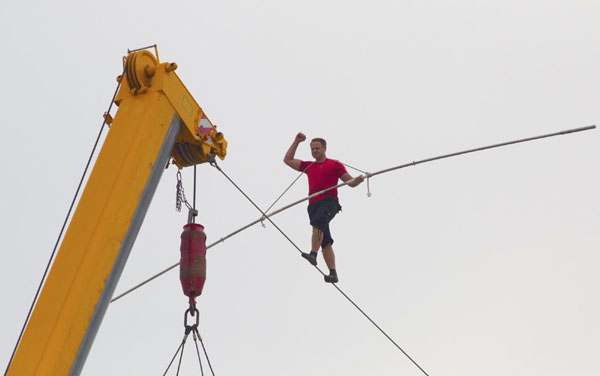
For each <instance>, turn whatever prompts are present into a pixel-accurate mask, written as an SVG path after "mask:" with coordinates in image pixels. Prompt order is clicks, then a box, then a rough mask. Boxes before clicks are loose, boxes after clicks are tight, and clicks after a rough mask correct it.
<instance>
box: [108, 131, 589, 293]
mask: <svg viewBox="0 0 600 376" xmlns="http://www.w3.org/2000/svg"><path fill="white" fill-rule="evenodd" d="M595 128H596V126H595V125H590V126H587V127H580V128H573V129H567V130H564V131H560V132H555V133H549V134H544V135H541V136H534V137H527V138H522V139H519V140H514V141H507V142H502V143H499V144H493V145H488V146H483V147H479V148H475V149H468V150H463V151H458V152H456V153H450V154H444V155H440V156H437V157H432V158H426V159H421V160H419V161H413V162H410V163H405V164H402V165H399V166H395V167H390V168H386V169H384V170H380V171H377V172H373V173H366V174H364V175H361V176H362V177H363V178H372V177H374V176H377V175H381V174H385V173H388V172H391V171H395V170H399V169H401V168H405V167H411V166H416V165H418V164H423V163H427V162H433V161H437V160H440V159H445V158H451V157H456V156H458V155H463V154H469V153H475V152H478V151H483V150H488V149H495V148H499V147H502V146H507V145H513V144H519V143H523V142H529V141H534V140H539V139H542V138H549V137H554V136H562V135H566V134H571V133H576V132H583V131H588V130H591V129H595ZM351 181H352V180H349V181H347V182H344V183H341V184H338V185H336V186H334V187H330V188H327V189H324V190H322V191H319V192H316V193H313V194H312V195H310V196H307V197H304V198H302V199H300V200H297V201H294V202H292V203H291V204H288V205H286V206H284V207H282V208H280V209H277V210H275V211H273V212H271V214H269V215H267V216H262V217H260V218H259V219H257V220H255V221H253V222H251V223H249V224H247V225H246V226H244V227H241V228H239V229H238V230H236V231H234V232H232V233H231V234H229V235H227V236H225V237H223V238H221V239H219V240H217V241H216V242H214V243H212V244H210V245H209V246H207V247H206V249H209V248H212V247H213V246H215V245H217V244H219V243H221V242H224V241H225V240H226V239H229V238H231V237H232V236H234V235H236V234H239V233H240V232H242V231H244V230H246V229H247V228H249V227H252V226H254V225H255V224H257V223H259V222H262V221H264V220H265V219H267V217H269V218H270V217H272V216H274V215H276V214H279V213H281V212H282V211H284V210H287V209H289V208H291V207H293V206H296V205H298V204H300V203H302V202H304V201H306V200H310V199H311V198H313V197H315V196H318V195H320V194H323V193H325V192H328V191H330V190H332V189H336V188H340V187H343V186H345V185H348V183H350V182H351ZM178 265H179V263H176V264H173V265H171V266H169V267H168V268H167V269H165V270H163V271H161V272H160V273H158V274H155V275H154V276H152V277H150V278H148V279H147V280H145V281H143V282H141V283H139V284H137V285H136V286H134V287H132V288H130V289H129V290H127V291H125V292H124V293H122V294H120V295H118V296H116V297H115V298H113V299H112V300H111V303H112V302H114V301H116V300H118V299H120V298H122V297H123V296H125V295H127V294H129V293H130V292H132V291H134V290H136V289H138V288H140V287H142V286H143V285H145V284H146V283H148V282H150V281H152V280H153V279H156V278H158V277H160V276H161V275H163V274H165V273H166V272H168V271H169V270H171V269H173V268H175V267H177V266H178Z"/></svg>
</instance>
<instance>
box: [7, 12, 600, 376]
mask: <svg viewBox="0 0 600 376" xmlns="http://www.w3.org/2000/svg"><path fill="white" fill-rule="evenodd" d="M599 12H600V3H598V2H597V1H577V0H576V1H568V2H567V1H553V0H544V1H541V0H540V1H527V0H526V1H513V0H508V1H502V2H482V1H463V0H457V1H452V2H450V1H379V0H375V1H370V2H364V1H361V2H354V1H323V0H322V1H311V0H309V1H302V2H299V1H298V2H290V1H261V2H245V1H219V2H206V1H196V2H182V1H179V2H172V3H167V2H164V1H144V2H141V1H128V2H117V1H103V2H95V3H86V2H75V1H71V2H69V1H60V0H59V1H54V2H42V1H24V2H2V3H1V4H0V40H1V41H2V51H3V54H2V55H3V59H2V60H1V62H0V68H1V69H2V72H4V74H3V78H4V79H3V88H4V90H2V92H1V94H0V96H1V99H2V100H1V101H0V103H1V106H2V116H3V122H4V127H3V128H4V129H5V133H4V135H3V137H1V138H0V152H1V153H2V160H3V161H4V166H3V173H2V177H3V178H2V181H3V184H2V195H0V204H1V210H0V213H1V214H0V221H1V222H0V235H1V236H0V239H1V242H2V250H3V252H2V255H1V256H0V257H1V262H0V297H1V299H2V301H3V302H4V303H3V309H2V313H1V314H0V318H1V320H0V364H1V365H2V369H4V368H5V366H6V364H7V362H8V359H9V356H10V353H11V352H12V349H13V346H14V344H15V341H16V339H17V336H18V333H19V330H20V328H21V326H22V324H23V320H24V319H25V316H26V314H27V310H28V308H29V305H30V303H31V299H32V298H33V295H34V293H35V289H36V287H37V284H38V283H39V280H40V278H41V275H42V272H43V269H44V267H45V265H46V262H47V260H48V257H49V255H50V252H51V249H52V246H53V245H54V242H55V240H56V236H57V234H58V231H59V229H60V226H61V224H62V221H63V219H64V216H65V214H66V211H67V209H68V205H69V203H70V201H71V199H72V196H73V193H74V191H75V188H76V184H77V182H78V179H79V176H80V175H81V173H82V171H83V167H84V165H85V161H86V159H87V157H88V155H89V152H90V150H91V147H92V145H93V142H94V139H95V137H96V134H97V132H98V129H99V127H100V124H101V120H102V118H101V116H102V113H103V112H104V111H105V110H106V109H107V107H108V104H109V101H110V98H111V96H112V93H113V91H114V89H115V87H116V82H115V77H116V76H117V75H118V74H119V73H120V71H121V69H122V66H121V58H122V56H123V55H124V54H125V53H126V50H127V48H132V49H133V48H136V47H140V46H145V45H149V44H153V43H157V44H158V46H159V54H160V58H161V60H162V61H170V62H176V63H177V64H178V65H179V69H178V70H177V74H178V75H179V77H180V78H181V79H182V81H183V82H184V83H185V85H186V86H187V87H188V89H189V90H190V92H191V93H192V94H193V96H194V97H195V99H196V100H197V101H198V102H199V103H200V105H201V106H202V107H203V108H204V110H205V112H206V113H207V115H208V116H209V118H210V119H211V120H212V121H213V122H214V123H216V124H217V125H218V126H219V129H220V130H221V131H222V132H224V134H225V137H226V138H227V140H228V141H229V150H228V151H229V155H228V156H227V158H226V160H225V161H223V162H221V164H220V165H221V167H222V168H223V169H224V171H225V172H227V173H228V174H230V176H231V177H232V178H233V179H234V180H235V181H236V182H237V183H238V184H239V185H240V186H241V187H243V188H244V189H245V190H246V192H247V193H248V194H249V195H250V196H251V197H252V198H253V199H254V200H255V201H256V202H257V203H258V204H259V205H261V206H262V207H263V208H266V207H268V206H269V205H270V204H271V202H272V201H273V200H274V199H275V198H276V197H277V196H278V195H279V194H280V193H281V192H282V191H283V189H284V188H285V187H286V186H287V185H288V184H289V183H290V182H291V181H292V180H293V179H294V178H295V176H296V173H295V172H294V171H292V170H291V169H289V168H288V167H287V166H285V165H284V164H283V163H282V158H283V155H284V153H285V151H286V150H287V148H288V146H289V144H290V143H291V142H292V140H293V137H294V135H295V134H296V133H297V132H298V131H303V132H304V133H306V134H307V135H308V136H309V137H324V138H325V139H327V140H328V143H329V145H328V156H329V157H332V158H336V159H340V160H341V161H343V162H345V163H347V164H350V165H352V166H355V167H358V168H360V169H363V170H366V171H377V170H381V169H384V168H387V167H391V166H395V165H399V164H403V163H406V162H410V161H413V160H419V159H423V158H427V157H431V156H436V155H440V154H444V153H449V152H454V151H458V150H463V149H468V148H472V147H478V146H483V145H488V144H493V143H497V142H502V141H507V140H512V139H517V138H522V137H528V136H534V135H539V134H545V133H551V132H555V131H560V130H563V129H568V128H575V127H581V126H586V125H590V124H595V123H596V122H597V121H598V115H597V109H598V103H599V100H600V98H599V94H598V90H597V89H598V86H599V84H600V52H599V49H598V46H599V45H600V24H599V23H598V22H597V19H598V14H599ZM113 113H114V112H113ZM598 137H599V136H598V130H594V131H588V132H584V133H580V134H575V135H569V136H562V137H557V138H553V139H547V140H542V141H537V142H534V143H527V144H522V145H516V146H510V147H506V148H502V149H496V150H492V151H486V152H482V153H478V154H473V155H468V156H461V157H457V158H453V159H448V160H444V161H439V162H432V163H429V164H425V165H421V166H417V167H414V168H408V169H404V170H400V171H398V172H394V173H390V174H386V175H382V176H378V177H376V178H374V179H373V180H372V181H371V190H372V192H373V195H372V197H370V198H368V197H367V196H366V186H365V185H361V186H359V187H357V188H355V189H350V188H344V189H343V190H341V192H340V196H341V204H342V206H343V212H342V213H341V214H340V215H339V216H338V217H336V218H335V220H334V221H333V224H332V231H333V235H334V238H335V239H336V243H335V250H336V253H337V261H338V271H339V275H340V279H341V281H340V284H339V286H340V287H341V288H342V289H343V290H344V291H345V292H347V293H348V295H349V296H350V297H352V298H353V299H355V300H356V302H357V303H358V304H359V305H360V306H361V307H362V308H363V309H364V310H365V311H366V312H367V313H368V314H369V315H371V317H372V318H373V319H374V320H375V321H376V322H377V323H378V324H379V325H380V326H381V327H382V328H383V329H384V330H386V331H387V333H388V334H389V335H390V336H391V337H392V338H394V340H395V341H396V342H397V343H398V344H399V345H400V346H402V347H403V348H404V350H406V351H407V352H408V353H409V354H410V355H411V356H412V357H413V358H414V359H415V360H416V361H417V362H418V363H419V364H420V365H421V366H422V367H423V368H424V369H425V370H426V371H427V372H428V373H429V374H430V375H432V376H434V375H460V376H468V375H487V376H495V375H544V376H552V375H578V376H580V375H581V376H583V375H598V374H600V365H599V364H598V361H597V359H598V355H597V354H598V353H599V352H600V345H599V342H598V338H599V337H600V328H599V326H598V320H597V318H598V317H599V316H600V303H599V302H598V284H599V282H600V276H599V275H598V272H597V269H598V263H599V262H600V256H599V255H598V250H599V249H600V231H598V230H599V229H600V214H599V213H600V199H599V197H598V193H599V191H600V178H599V177H598V173H597V171H598V167H597V166H598V162H599V161H600V148H599V147H598V140H599V138H598ZM297 156H298V157H299V158H303V159H309V158H310V153H309V148H308V145H307V144H302V146H301V147H300V149H299V152H298V154H297ZM191 172H192V171H191V170H190V171H188V170H185V171H184V173H183V178H184V184H186V188H187V193H188V197H189V196H191V192H192V185H191V184H192V174H191ZM198 172H199V192H198V193H199V195H200V196H201V197H202V200H200V205H199V209H200V216H199V221H200V223H203V224H204V225H205V227H206V233H207V235H208V242H209V243H211V242H213V241H215V240H217V239H219V238H220V237H222V236H225V235H226V234H228V233H230V232H232V231H234V230H236V229H237V228H239V227H241V226H243V225H245V224H246V223H248V222H251V221H253V220H255V219H257V218H258V217H259V214H258V213H257V212H256V210H255V209H254V208H253V207H252V206H251V205H250V204H249V203H248V202H247V201H246V200H245V199H244V198H243V197H242V196H241V195H240V194H239V193H238V192H237V191H236V190H235V189H234V188H233V187H232V186H231V185H230V183H229V182H227V181H226V180H225V179H224V178H223V177H222V176H221V175H220V174H219V173H218V172H217V171H216V170H214V169H213V168H211V167H210V166H200V168H199V169H198ZM350 172H351V173H352V174H355V172H354V171H350ZM175 173H176V170H175V169H174V168H170V169H168V170H167V171H166V172H165V174H164V175H163V179H162V181H161V184H160V186H159V188H158V190H157V192H156V195H155V197H154V201H153V203H152V205H151V207H150V210H149V212H148V216H147V217H146V220H145V222H144V225H143V227H142V229H141V231H140V234H139V236H138V239H137V242H136V244H135V246H134V248H133V251H132V255H131V257H130V259H129V263H128V264H127V266H126V268H125V271H124V273H123V277H122V279H121V282H120V283H119V286H118V287H117V293H120V292H122V291H124V290H126V289H127V288H129V287H131V286H133V285H134V284H136V283H138V282H140V281H142V280H143V279H145V278H147V277H149V276H150V275H152V274H154V273H156V272H158V271H160V270H162V269H164V268H165V267H167V266H169V265H172V264H173V263H175V262H177V261H178V257H179V235H180V232H181V228H182V226H183V224H184V223H185V221H186V215H185V214H184V213H177V212H175V210H174V206H175V202H174V197H175V184H176V179H175ZM306 192H307V184H306V180H305V178H302V179H301V180H300V181H299V182H298V183H297V184H296V185H295V186H294V188H293V189H292V190H291V191H290V192H289V193H288V194H287V195H286V196H285V197H284V199H283V200H282V203H289V202H292V201H294V200H296V199H299V198H301V197H303V196H305V195H306ZM274 221H275V222H276V223H277V224H278V226H280V227H281V228H282V229H283V230H284V231H286V233H287V234H288V235H289V236H290V237H291V238H292V239H293V240H294V241H295V242H296V243H297V244H299V245H300V246H301V247H302V248H303V249H306V250H308V249H309V247H310V245H309V235H310V228H309V226H308V219H307V216H306V211H305V205H300V206H297V207H295V208H294V209H291V210H289V211H287V212H285V213H283V214H281V215H279V216H276V217H274ZM319 265H320V266H323V265H324V262H323V260H322V258H319ZM186 304H187V300H186V298H185V297H184V296H183V294H182V293H181V287H180V285H179V280H178V273H177V272H176V271H172V272H170V273H168V274H167V275H165V276H163V277H161V278H160V279H158V280H156V281H154V282H153V283H151V284H149V285H148V286H146V287H144V288H142V289H140V290H138V291H136V292H135V293H133V294H131V295H129V296H127V297H126V298H123V299H122V300H120V301H118V302H115V303H114V304H112V305H110V306H109V309H108V311H107V314H106V317H105V320H104V322H103V324H102V326H101V328H100V332H99V334H98V336H97V338H96V342H95V344H94V347H93V348H92V351H91V354H90V356H89V358H88V362H87V364H86V366H85V368H84V370H83V374H84V375H154V374H157V375H158V374H162V373H163V372H164V370H165V369H166V366H167V364H168V362H169V360H170V358H171V357H172V355H173V354H174V352H175V350H176V349H177V347H178V345H179V343H180V341H181V338H182V336H183V322H182V321H183V312H184V310H185V308H186ZM199 308H200V312H201V322H200V331H201V333H202V334H203V337H204V341H205V345H206V346H207V350H208V352H209V356H210V358H211V362H212V364H213V366H214V369H215V372H216V374H219V375H240V374H244V375H306V374H311V375H367V374H368V375H420V374H421V373H420V371H419V370H418V369H417V368H416V367H415V366H414V365H413V364H411V363H410V362H409V361H408V360H407V359H406V357H405V356H404V355H402V354H401V353H400V352H399V351H398V350H397V349H396V348H395V347H394V346H393V345H392V344H391V343H390V342H389V341H388V340H387V339H386V338H385V337H384V336H383V335H381V333H379V332H378V331H377V330H376V329H375V328H374V327H373V326H372V325H371V324H370V323H369V322H368V321H367V320H366V319H364V317H363V316H362V315H360V313H358V312H357V311H356V310H355V309H354V308H353V307H352V306H351V305H350V304H349V303H348V302H347V301H346V300H345V299H344V298H343V297H341V296H340V295H339V294H338V293H337V292H336V291H335V289H333V288H332V287H331V286H329V285H326V284H325V283H324V282H323V280H322V277H321V276H320V275H319V274H318V273H316V272H315V271H314V270H313V269H312V268H311V267H310V266H309V265H308V264H307V263H306V262H305V261H303V260H302V259H301V258H300V257H299V256H298V253H297V251H296V250H295V249H294V248H293V247H292V246H291V245H290V244H289V243H288V242H287V241H286V240H285V239H284V238H283V237H282V236H281V235H280V234H279V233H278V232H277V231H276V230H275V229H274V228H273V227H272V226H271V225H266V228H262V227H261V226H255V227H253V228H251V229H249V230H247V231H246V232H243V233H242V234H240V235H238V236H236V237H234V238H232V239H230V240H228V241H226V242H225V243H224V244H220V245H218V246H216V247H214V248H213V249H212V250H211V251H209V254H208V279H207V282H206V286H205V290H204V294H203V295H202V296H201V297H200V298H199ZM197 370H198V363H197V360H196V359H195V350H194V347H193V343H192V342H188V345H187V346H186V352H185V355H184V358H183V371H182V373H181V374H188V375H189V374H197ZM194 372H195V373H194ZM170 374H175V373H174V370H172V371H171V373H170Z"/></svg>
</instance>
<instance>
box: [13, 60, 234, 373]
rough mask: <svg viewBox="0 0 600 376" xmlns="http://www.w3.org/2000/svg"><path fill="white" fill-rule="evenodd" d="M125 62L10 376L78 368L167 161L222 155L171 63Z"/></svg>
mask: <svg viewBox="0 0 600 376" xmlns="http://www.w3.org/2000/svg"><path fill="white" fill-rule="evenodd" d="M156 56H158V53H156ZM123 64H124V75H123V77H118V80H120V82H121V87H120V90H119V92H118V94H117V96H116V97H115V103H116V104H117V105H118V106H119V109H118V111H117V113H116V115H115V117H114V120H113V119H111V118H110V115H106V116H107V122H108V123H110V125H111V127H110V131H109V132H108V135H107V138H106V140H105V142H104V145H103V146H102V149H101V151H100V153H99V155H98V159H97V161H96V163H95V165H94V168H93V170H92V172H91V174H90V177H89V180H88V182H87V184H86V187H85V189H84V191H83V194H82V196H81V199H80V201H79V204H78V206H77V209H76V211H75V213H74V215H73V218H72V220H71V223H70V225H69V228H68V230H67V232H66V234H65V237H64V239H63V241H62V244H61V246H60V249H59V251H58V253H57V255H56V259H55V260H54V264H53V266H52V268H51V270H50V272H49V274H48V278H47V280H46V282H45V284H44V287H43V289H42V292H41V294H40V296H39V299H38V301H37V303H36V305H35V308H34V310H33V313H32V315H31V318H30V320H29V322H28V324H27V327H26V329H25V332H24V334H23V337H22V339H21V341H20V343H19V345H18V348H17V350H16V352H15V356H14V358H13V361H12V363H11V365H10V367H9V369H8V372H7V375H10V376H13V375H14V376H24V375H67V374H69V375H78V374H79V373H80V372H81V369H82V368H83V364H84V362H85V359H86V357H87V355H88V353H89V351H90V347H91V345H92V342H93V340H94V338H95V335H96V333H97V331H98V328H99V326H100V323H101V321H102V318H103V316H104V314H105V312H106V309H107V307H108V304H109V301H110V298H111V296H112V294H113V292H114V290H115V287H116V285H117V282H118V280H119V277H120V275H121V273H122V271H123V268H124V266H125V263H126V262H127V258H128V257H129V253H130V251H131V248H132V246H133V243H134V241H135V238H136V236H137V234H138V232H139V229H140V227H141V224H142V222H143V220H144V216H145V215H146V212H147V210H148V206H149V204H150V201H151V200H152V196H153V195H154V192H155V190H156V187H157V185H158V181H159V180H160V177H161V175H162V172H163V170H164V169H165V167H166V166H167V164H168V163H169V160H170V158H172V159H173V163H174V164H176V165H177V166H178V167H179V168H183V167H187V166H191V165H195V164H198V163H203V162H206V161H207V158H208V157H209V155H210V154H214V155H216V156H218V157H219V158H221V159H223V158H224V157H225V155H226V151H227V142H226V141H225V139H224V137H223V135H222V134H221V133H220V132H217V131H216V128H215V127H214V126H213V124H212V123H211V122H210V120H208V118H207V117H206V116H205V114H204V112H203V111H202V109H201V108H200V106H199V105H198V104H197V103H196V101H195V100H194V98H193V97H192V96H191V94H190V93H189V92H188V90H187V89H186V88H185V86H184V85H183V83H182V82H181V80H180V79H179V77H177V75H176V74H175V72H174V71H175V69H176V68H177V65H176V64H174V63H172V64H169V63H160V62H159V61H158V59H157V57H155V56H154V55H153V54H152V53H151V52H149V51H147V50H142V51H136V52H133V53H130V54H129V55H128V56H127V57H126V58H124V60H123Z"/></svg>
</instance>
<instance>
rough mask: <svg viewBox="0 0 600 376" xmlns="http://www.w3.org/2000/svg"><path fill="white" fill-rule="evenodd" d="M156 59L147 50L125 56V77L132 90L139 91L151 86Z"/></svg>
mask: <svg viewBox="0 0 600 376" xmlns="http://www.w3.org/2000/svg"><path fill="white" fill-rule="evenodd" d="M157 65H158V61H157V60H156V58H155V57H154V55H152V53H150V52H149V51H145V50H144V51H137V52H132V53H130V54H129V55H128V56H127V71H126V72H125V77H126V78H127V84H128V85H129V87H130V88H131V89H132V90H136V91H140V90H143V89H145V88H148V87H150V86H152V77H153V76H154V72H155V67H156V66H157Z"/></svg>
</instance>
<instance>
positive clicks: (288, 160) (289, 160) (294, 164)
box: [283, 132, 306, 171]
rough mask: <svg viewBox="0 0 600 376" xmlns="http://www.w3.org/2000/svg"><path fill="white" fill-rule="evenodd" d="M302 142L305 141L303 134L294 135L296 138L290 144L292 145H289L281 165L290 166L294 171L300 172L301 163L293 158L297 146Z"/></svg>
mask: <svg viewBox="0 0 600 376" xmlns="http://www.w3.org/2000/svg"><path fill="white" fill-rule="evenodd" d="M304 140H306V136H305V135H304V133H302V132H300V133H298V134H297V135H296V138H294V142H292V145H290V148H289V149H288V151H287V152H286V153H285V157H283V163H285V164H286V165H288V166H290V167H291V168H293V169H294V170H296V171H300V163H302V161H300V160H299V159H295V158H294V157H295V155H296V149H298V145H299V144H300V143H301V142H302V141H304Z"/></svg>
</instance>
